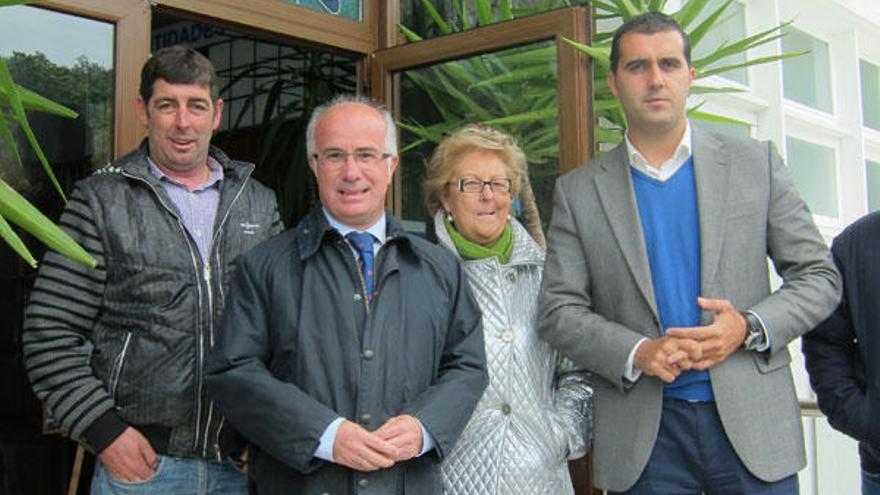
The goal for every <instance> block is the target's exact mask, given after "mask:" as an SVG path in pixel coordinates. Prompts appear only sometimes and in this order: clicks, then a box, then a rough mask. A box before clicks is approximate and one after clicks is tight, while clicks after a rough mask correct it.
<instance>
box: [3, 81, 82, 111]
mask: <svg viewBox="0 0 880 495" xmlns="http://www.w3.org/2000/svg"><path fill="white" fill-rule="evenodd" d="M15 87H16V89H17V91H18V97H19V99H20V101H21V106H23V107H24V109H25V110H26V111H36V112H43V113H51V114H54V115H58V116H61V117H65V118H68V119H75V118H77V117H78V116H79V114H77V113H76V112H74V111H73V110H71V109H70V108H68V107H66V106H64V105H61V104H58V103H55V102H54V101H52V100H50V99H48V98H46V97H44V96H40V95H39V94H37V93H34V92H33V91H31V90H29V89H27V88H23V87H21V86H19V85H15ZM6 91H7V89H6V87H5V86H0V107H11V106H12V103H11V102H12V100H10V99H9V95H8V94H7V93H6Z"/></svg>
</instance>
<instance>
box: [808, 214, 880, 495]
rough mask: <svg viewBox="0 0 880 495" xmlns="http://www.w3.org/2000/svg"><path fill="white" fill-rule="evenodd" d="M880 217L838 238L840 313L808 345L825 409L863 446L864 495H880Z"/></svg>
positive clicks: (811, 336)
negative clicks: (840, 284) (879, 253)
mask: <svg viewBox="0 0 880 495" xmlns="http://www.w3.org/2000/svg"><path fill="white" fill-rule="evenodd" d="M878 250H880V212H874V213H869V214H868V215H865V216H864V217H862V218H861V219H859V220H857V221H856V222H854V223H853V224H852V225H850V226H849V227H847V228H846V230H844V231H843V232H842V233H841V234H840V235H839V236H837V237H836V238H835V239H834V244H833V245H832V246H831V254H832V255H833V256H834V262H835V264H836V265H837V268H838V270H840V274H841V276H842V277H843V299H842V300H841V302H840V306H838V307H837V310H836V311H835V312H834V313H832V314H831V316H829V317H828V319H827V320H825V321H824V322H822V323H821V324H820V325H819V326H817V327H816V328H815V329H813V331H811V332H809V333H807V334H806V335H804V337H803V339H802V346H803V351H804V358H805V362H806V366H807V372H809V374H810V383H811V384H812V386H813V390H815V391H816V396H817V397H818V400H819V408H820V409H821V410H822V412H823V413H824V414H825V416H827V417H828V422H829V423H831V426H832V427H834V428H836V429H837V430H839V431H841V432H843V433H846V434H847V435H849V436H851V437H852V438H854V439H856V440H858V442H859V457H860V458H861V465H862V466H861V467H862V494H863V495H880V358H878V356H880V256H878Z"/></svg>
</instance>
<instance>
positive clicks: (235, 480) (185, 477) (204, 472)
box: [92, 456, 247, 495]
mask: <svg viewBox="0 0 880 495" xmlns="http://www.w3.org/2000/svg"><path fill="white" fill-rule="evenodd" d="M246 493H247V476H246V475H245V474H243V473H241V472H239V471H238V470H237V469H235V466H233V465H232V463H231V462H228V461H224V462H220V461H213V460H206V459H181V458H177V457H167V456H158V464H157V466H156V470H155V472H154V473H153V477H152V478H150V479H148V480H146V481H137V482H127V481H119V480H116V479H114V478H113V477H112V476H110V473H108V472H107V470H106V469H104V466H103V465H102V464H101V463H100V461H99V462H96V463H95V474H94V476H93V477H92V495H147V494H150V495H152V494H161V495H227V494H230V495H236V494H241V495H244V494H246Z"/></svg>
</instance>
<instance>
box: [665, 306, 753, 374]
mask: <svg viewBox="0 0 880 495" xmlns="http://www.w3.org/2000/svg"><path fill="white" fill-rule="evenodd" d="M697 304H699V305H700V307H701V308H703V309H704V310H706V311H711V312H713V313H715V319H714V320H713V321H712V323H711V324H709V325H705V326H701V327H691V328H669V329H667V330H666V335H669V336H671V337H681V338H688V339H694V340H695V341H697V342H699V344H700V348H701V350H702V357H701V358H700V359H698V360H695V361H694V363H693V367H694V368H695V369H698V370H707V369H709V368H711V367H713V366H715V365H716V364H718V363H720V362H722V361H724V360H725V359H727V357H728V356H730V355H731V354H733V353H734V351H736V350H737V349H739V348H740V347H741V346H742V343H743V340H744V339H745V337H746V319H745V318H743V316H742V315H741V314H740V313H739V311H737V310H736V308H734V307H733V305H732V304H731V303H730V301H728V300H726V299H709V298H706V297H698V298H697Z"/></svg>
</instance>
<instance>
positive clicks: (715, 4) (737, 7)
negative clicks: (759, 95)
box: [691, 0, 749, 84]
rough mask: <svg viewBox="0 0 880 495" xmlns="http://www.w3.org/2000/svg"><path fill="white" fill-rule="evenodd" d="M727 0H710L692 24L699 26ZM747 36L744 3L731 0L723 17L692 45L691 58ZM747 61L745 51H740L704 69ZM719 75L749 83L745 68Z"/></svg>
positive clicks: (700, 56) (697, 58)
mask: <svg viewBox="0 0 880 495" xmlns="http://www.w3.org/2000/svg"><path fill="white" fill-rule="evenodd" d="M725 1H726V0H709V2H708V3H707V4H706V7H704V8H703V11H702V12H701V13H700V16H699V17H698V18H697V19H696V21H695V22H694V23H693V24H692V26H699V25H700V23H701V22H703V21H704V20H705V19H706V18H707V17H709V15H711V14H712V13H713V12H715V11H717V10H718V8H719V7H721V5H723V4H724V3H725ZM745 37H746V15H745V7H743V4H741V3H739V2H736V1H734V2H731V4H730V5H729V6H728V7H727V9H726V10H725V11H724V14H722V15H721V18H720V19H719V20H718V21H717V22H716V23H715V25H714V26H713V28H712V29H710V30H709V31H708V32H707V33H706V35H705V36H704V37H703V39H702V40H700V42H699V43H698V44H696V45H694V46H692V47H691V51H692V54H691V58H692V59H693V60H699V59H701V58H703V57H705V56H707V55H710V54H711V53H713V52H714V51H715V50H716V49H717V48H718V47H720V46H722V45H725V44H730V43H733V42H736V41H739V40H741V39H743V38H745ZM745 61H746V54H745V52H740V53H737V54H734V55H730V56H728V57H725V58H722V59H720V60H718V61H717V62H715V63H713V64H710V65H708V66H706V67H704V68H703V70H710V69H715V68H719V67H724V66H728V65H734V64H739V63H743V62H745ZM719 76H721V77H724V78H726V79H730V80H731V81H736V82H738V83H740V84H748V82H749V80H748V73H747V72H746V69H745V68H739V69H734V70H731V71H727V72H723V73H721V74H719Z"/></svg>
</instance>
